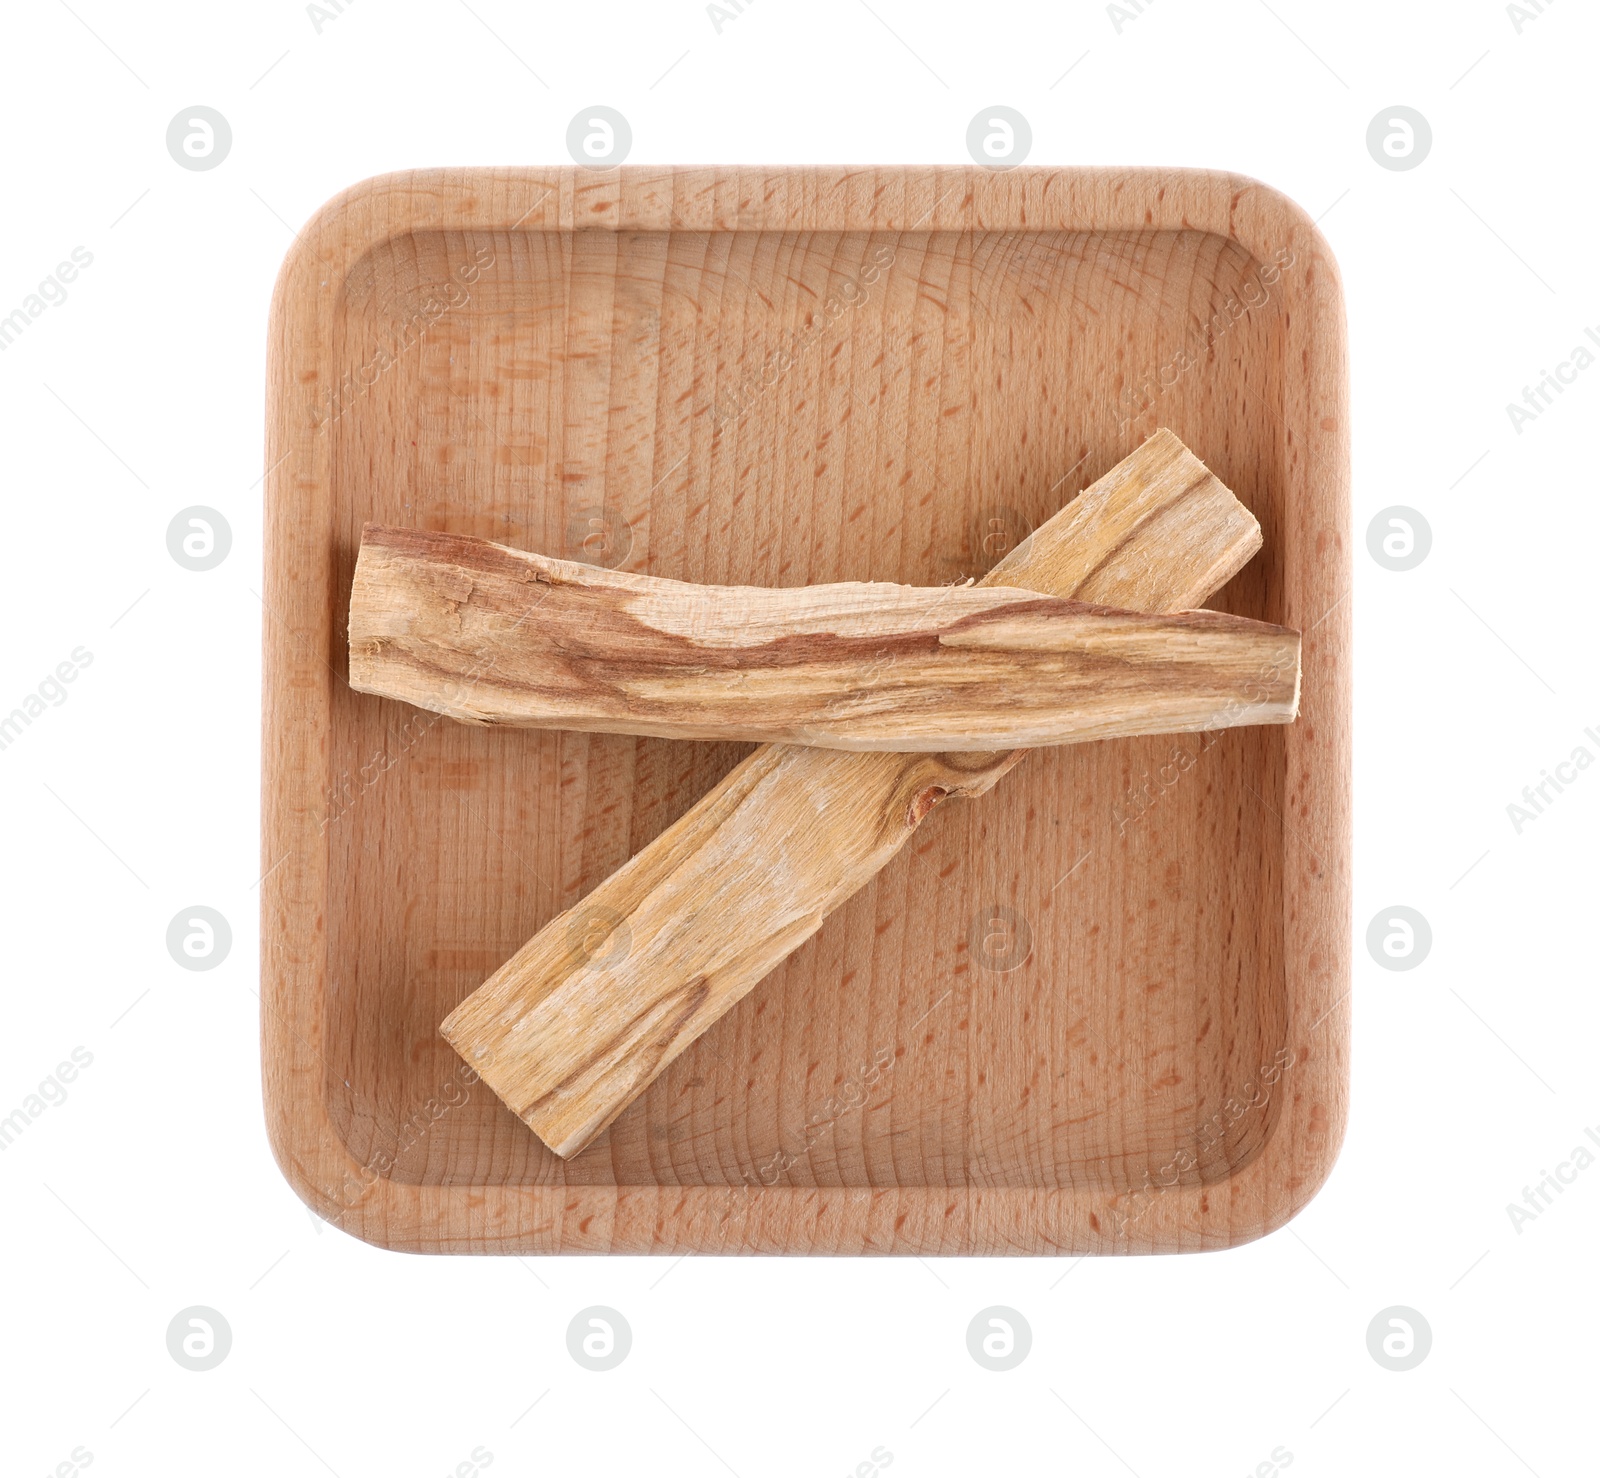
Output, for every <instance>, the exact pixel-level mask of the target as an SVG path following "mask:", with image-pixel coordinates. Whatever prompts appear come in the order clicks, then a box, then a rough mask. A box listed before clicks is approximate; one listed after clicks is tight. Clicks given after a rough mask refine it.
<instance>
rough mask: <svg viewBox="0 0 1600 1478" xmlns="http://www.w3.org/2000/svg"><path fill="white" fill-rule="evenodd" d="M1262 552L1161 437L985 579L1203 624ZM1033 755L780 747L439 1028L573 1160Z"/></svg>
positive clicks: (1173, 440) (557, 922) (1230, 503)
mask: <svg viewBox="0 0 1600 1478" xmlns="http://www.w3.org/2000/svg"><path fill="white" fill-rule="evenodd" d="M1260 545H1261V530H1260V528H1259V526H1258V525H1257V523H1256V521H1255V519H1254V518H1253V517H1252V516H1251V515H1250V513H1249V511H1248V510H1247V509H1245V508H1244V507H1243V505H1242V504H1240V503H1239V501H1238V500H1237V499H1236V498H1235V497H1234V496H1233V494H1232V493H1230V492H1229V491H1228V490H1227V488H1225V487H1224V486H1223V485H1222V483H1221V482H1219V481H1218V480H1217V478H1215V477H1214V476H1212V474H1211V473H1210V472H1209V471H1208V470H1207V469H1206V467H1205V466H1204V464H1202V463H1201V462H1200V461H1199V460H1198V459H1197V458H1196V457H1194V456H1193V455H1192V454H1191V453H1190V452H1189V450H1188V449H1187V448H1186V447H1185V446H1184V445H1183V443H1182V442H1180V441H1179V440H1178V439H1177V437H1175V436H1173V435H1172V433H1171V432H1169V431H1158V432H1157V433H1156V434H1155V435H1154V436H1152V437H1151V438H1150V439H1149V440H1148V441H1146V442H1145V443H1144V445H1143V446H1141V447H1140V448H1139V449H1138V450H1137V451H1136V452H1134V453H1133V455H1132V456H1130V457H1127V458H1126V459H1124V460H1123V461H1122V462H1119V463H1118V464H1117V465H1116V466H1115V467H1113V468H1112V469H1111V471H1110V472H1108V473H1107V474H1106V475H1105V476H1104V477H1102V478H1101V479H1100V480H1099V481H1098V482H1096V483H1095V484H1094V485H1093V486H1092V487H1090V488H1087V489H1086V490H1085V491H1084V492H1083V493H1081V494H1080V495H1079V496H1078V497H1077V498H1076V499H1075V500H1074V501H1073V502H1072V503H1071V504H1069V505H1068V506H1067V507H1066V508H1064V509H1062V511H1061V512H1059V513H1058V514H1056V515H1055V517H1054V518H1052V519H1051V520H1050V521H1049V522H1048V523H1046V524H1044V525H1043V526H1042V527H1041V528H1040V529H1038V530H1037V531H1036V532H1035V533H1034V534H1033V535H1032V537H1031V538H1029V539H1028V540H1026V541H1024V542H1023V543H1022V544H1020V545H1018V546H1017V548H1016V549H1015V550H1013V551H1012V552H1011V553H1010V554H1009V555H1007V556H1006V558H1005V559H1003V560H1002V561H1001V562H1000V563H999V564H998V565H996V566H995V568H994V569H993V570H992V571H991V572H990V573H989V575H988V576H987V577H986V578H985V581H984V583H985V584H987V585H1014V586H1019V587H1022V588H1024V589H1029V590H1034V591H1038V592H1040V593H1043V594H1047V595H1056V596H1061V597H1065V598H1070V599H1076V600H1085V601H1091V602H1095V603H1098V604H1105V605H1119V606H1128V607H1133V608H1136V609H1141V610H1155V611H1172V610H1186V609H1189V608H1191V607H1194V606H1198V605H1199V604H1200V603H1201V602H1202V601H1204V600H1206V599H1207V598H1208V597H1209V596H1211V595H1212V594H1213V593H1214V592H1215V591H1217V590H1219V589H1220V588H1221V587H1222V586H1223V585H1224V584H1226V583H1227V581H1228V580H1230V579H1231V578H1232V577H1233V576H1234V575H1235V574H1236V573H1237V572H1238V571H1239V570H1240V569H1241V568H1242V567H1243V566H1244V564H1245V563H1246V561H1248V560H1249V558H1250V557H1251V555H1253V554H1254V553H1255V551H1256V550H1257V549H1258V548H1259V547H1260ZM1026 754H1027V751H1026V750H1010V751H1007V752H1004V753H986V754H956V755H948V754H947V755H917V754H883V753H877V754H846V753H842V752H839V751H837V750H826V749H802V748H797V747H795V746H793V745H766V746H763V747H762V748H761V749H758V750H757V751H756V752H755V753H754V754H752V755H750V756H749V758H747V759H746V760H745V761H744V762H743V763H742V764H740V765H739V766H738V767H737V768H736V769H735V770H734V771H733V772H732V773H731V774H729V775H728V776H727V778H726V779H724V780H723V781H722V783H721V784H720V785H718V786H716V787H715V788H714V789H713V790H711V791H710V792H709V793H708V794H707V795H706V796H705V797H703V798H702V799H701V800H700V801H699V802H698V803H697V804H696V805H695V806H694V807H693V808H692V809H691V810H690V811H688V812H687V813H686V814H685V815H684V816H682V817H680V818H679V820H678V821H677V822H675V823H674V824H673V825H672V826H670V827H668V828H667V830H666V831H664V832H663V833H662V834H661V835H660V836H659V837H657V838H656V839H655V840H654V841H653V842H651V843H650V845H649V846H647V847H645V848H644V849H643V850H642V851H640V852H639V853H637V854H636V855H635V856H634V857H633V858H631V859H630V860H629V861H628V862H627V863H626V864H624V865H623V866H622V867H621V868H619V869H618V870H617V871H616V872H615V873H613V874H612V875H611V876H610V877H609V878H607V879H606V881H605V882H603V883H601V884H600V886H599V887H598V888H596V889H595V890H594V891H593V892H592V893H590V894H589V896H588V897H587V898H585V899H584V900H583V901H582V902H581V903H579V904H577V905H576V906H575V907H573V908H570V909H568V910H567V911H566V912H565V913H563V914H560V915H558V916H557V917H556V918H554V919H552V920H551V921H550V923H548V924H547V925H546V926H545V927H544V928H543V929H541V930H540V931H539V932H538V933H537V934H536V935H535V936H534V937H533V938H532V939H531V940H529V941H528V943H527V944H525V945H524V946H523V947H522V948H521V949H520V950H518V951H517V953H516V954H515V955H513V956H512V957H511V959H510V960H508V961H507V962H506V963H505V964H504V965H502V966H501V967H500V969H499V970H497V971H496V972H495V973H494V974H493V975H492V976H490V977H489V979H488V980H487V981H485V982H484V984H483V985H481V986H480V987H479V988H478V989H477V990H476V991H474V992H473V994H472V995H470V996H469V997H467V999H466V1000H465V1001H463V1002H462V1003H461V1005H459V1006H458V1007H457V1008H456V1009H455V1010H454V1011H453V1012H451V1013H450V1015H449V1016H448V1017H447V1018H446V1019H445V1021H444V1024H443V1025H442V1026H441V1027H440V1031H441V1032H442V1033H443V1035H444V1037H445V1038H446V1040H447V1041H449V1043H450V1044H451V1046H453V1047H454V1048H455V1049H456V1051H457V1052H458V1053H460V1054H461V1056H462V1057H463V1058H464V1059H465V1060H466V1062H467V1063H468V1064H470V1065H471V1066H472V1067H473V1068H474V1069H475V1070H476V1071H477V1072H478V1073H479V1074H480V1075H481V1076H482V1077H483V1080H484V1081H485V1082H486V1083H487V1084H488V1085H489V1086H490V1088H492V1089H493V1090H494V1092H495V1093H497V1094H498V1095H499V1096H500V1098H501V1099H502V1100H503V1101H504V1102H505V1103H506V1104H507V1105H508V1106H509V1107H510V1108H511V1109H512V1111H513V1112H514V1113H516V1114H517V1115H518V1117H520V1118H521V1119H522V1120H523V1122H524V1123H526V1124H527V1125H528V1127H529V1128H531V1129H532V1130H533V1131H534V1133H535V1134H537V1135H538V1136H539V1138H540V1139H542V1140H543V1141H544V1142H545V1143H546V1144H547V1145H549V1146H550V1148H551V1149H552V1150H554V1151H555V1152H556V1153H557V1154H558V1155H563V1156H570V1155H575V1154H577V1153H578V1151H579V1150H581V1149H582V1148H583V1147H584V1146H585V1145H586V1144H588V1143H589V1142H590V1141H591V1140H592V1139H593V1138H594V1137H595V1136H596V1135H597V1134H599V1133H600V1131H601V1130H602V1129H604V1128H605V1126H606V1125H607V1124H609V1123H610V1122H611V1120H612V1119H614V1118H615V1117H616V1116H617V1115H618V1114H619V1113H621V1112H622V1110H623V1109H624V1108H625V1107H626V1106H627V1105H628V1103H629V1102H630V1101H631V1100H632V1099H633V1098H634V1097H635V1096H636V1095H638V1094H639V1093H640V1092H642V1091H643V1090H644V1088H645V1087H646V1086H647V1085H648V1084H649V1083H650V1082H651V1081H652V1080H653V1079H654V1078H655V1077H656V1075H657V1074H658V1073H660V1072H661V1071H662V1069H663V1068H665V1067H666V1065H667V1064H668V1063H669V1062H671V1061H672V1059H673V1058H674V1057H676V1056H677V1055H678V1054H679V1053H680V1052H682V1051H683V1049H684V1048H685V1047H687V1046H688V1045H689V1043H690V1042H692V1041H693V1040H694V1039H695V1038H696V1037H697V1036H699V1035H700V1033H701V1032H703V1031H705V1030H706V1029H707V1028H708V1027H709V1026H710V1025H711V1024H712V1023H713V1022H715V1021H716V1020H717V1019H718V1018H719V1017H720V1016H721V1015H722V1014H723V1012H725V1011H726V1010H728V1008H729V1007H731V1006H732V1005H733V1004H734V1003H735V1002H737V1001H738V1000H740V999H741V998H742V997H743V996H744V995H745V994H746V993H747V992H748V991H749V990H750V989H751V988H752V987H753V986H754V985H755V984H756V983H757V982H758V981H759V980H761V979H762V977H763V976H765V975H766V974H767V973H768V972H769V971H770V970H772V969H773V967H774V966H776V965H777V964H779V963H780V962H781V961H782V960H783V959H784V957H785V956H787V955H788V954H789V953H790V952H791V951H793V950H794V949H796V948H798V947H799V946H800V945H801V944H803V943H804V942H805V941H806V940H807V939H809V938H810V937H811V936H812V935H813V934H814V933H816V931H817V930H818V929H819V928H820V927H821V926H822V921H823V920H824V919H825V918H827V916H828V915H829V913H831V912H832V911H833V910H834V909H835V908H837V907H838V906H839V905H840V904H841V903H843V902H844V900H845V899H847V898H848V897H849V896H850V895H851V894H852V893H854V892H855V891H856V889H857V888H859V887H861V885H862V884H863V883H865V882H866V881H867V880H868V879H869V878H870V877H872V875H873V874H874V873H875V872H877V871H878V869H879V868H881V867H882V866H883V865H884V864H885V863H886V862H888V860H889V859H890V858H891V857H893V856H894V854H895V853H896V852H898V851H899V850H900V848H901V847H902V846H903V845H904V844H905V841H906V839H907V838H908V837H909V836H910V835H911V833H912V832H913V831H914V830H915V829H916V827H917V826H918V824H919V823H920V822H921V821H922V819H923V817H925V816H926V815H927V814H928V812H929V811H930V810H932V809H933V807H934V806H935V805H937V804H938V803H939V802H940V801H942V800H944V799H945V798H946V797H948V796H952V795H960V796H976V795H981V794H983V793H984V792H985V791H987V790H988V789H989V788H990V787H991V786H992V785H994V783H995V782H996V781H997V780H998V779H999V778H1000V777H1001V776H1002V775H1003V774H1005V773H1006V771H1007V770H1009V769H1011V767H1012V766H1013V765H1015V764H1016V763H1017V762H1018V761H1019V760H1021V759H1022V758H1023V757H1024V756H1025V755H1026Z"/></svg>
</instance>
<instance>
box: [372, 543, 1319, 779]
mask: <svg viewBox="0 0 1600 1478" xmlns="http://www.w3.org/2000/svg"><path fill="white" fill-rule="evenodd" d="M1047 527H1048V525H1047ZM1043 537H1044V530H1041V531H1040V532H1039V533H1038V534H1036V535H1034V541H1035V544H1037V542H1038V541H1039V540H1040V539H1042V538H1043ZM1156 557H1157V558H1159V551H1157V552H1156ZM992 579H993V576H991V577H990V580H991V581H992ZM350 686H351V687H353V688H355V689H356V690H357V691H358V692H362V693H374V694H377V695H378V696H379V697H385V698H395V699H400V700H402V701H404V702H407V703H411V704H414V705H415V706H416V707H418V708H424V709H427V710H428V711H430V712H432V713H442V714H445V715H446V716H448V717H450V718H453V719H457V720H459V721H461V722H463V723H495V724H514V725H517V726H519V727H523V728H543V729H581V730H583V731H585V732H587V733H603V734H643V735H650V736H654V737H657V738H663V739H713V740H736V741H741V742H762V741H770V742H776V743H795V744H805V745H812V746H816V747H820V748H823V749H848V750H896V751H901V752H914V751H922V752H933V753H937V752H939V751H941V750H954V751H969V750H970V751H978V750H984V749H995V748H998V747H1000V746H1007V747H1010V746H1037V745H1046V744H1077V743H1083V742H1085V741H1088V740H1091V739H1118V738H1127V737H1131V736H1138V735H1144V734H1176V733H1189V732H1193V731H1195V730H1200V729H1216V728H1237V727H1240V726H1243V725H1247V724H1286V723H1289V722H1290V721H1292V720H1293V718H1294V713H1295V703H1296V701H1297V699H1298V696H1299V688H1300V644H1299V637H1298V634H1297V633H1295V632H1292V631H1289V630H1287V629H1286V628H1284V627H1281V626H1272V625H1269V624H1268V623H1267V622H1264V621H1251V620H1248V619H1247V618H1245V617H1243V616H1228V615H1224V614H1222V613H1220V612H1216V611H1184V612H1175V613H1173V614H1171V615H1156V614H1151V613H1148V612H1135V611H1119V610H1116V609H1114V608H1111V607H1108V606H1096V605H1090V604H1088V603H1086V602H1082V601H1069V600H1057V599H1052V598H1048V597H1041V596H1039V595H1037V594H1033V593H1030V592H1029V591H1025V590H1021V589H1017V588H1015V587H1011V586H1005V585H1000V584H995V583H990V581H986V582H985V584H984V585H983V586H981V587H978V586H968V585H958V586H952V587H945V586H935V587H933V588H931V589H930V588H928V587H926V586H915V585H895V584H892V583H890V582H888V581H851V582H848V583H843V584H834V585H803V586H799V587H795V588H787V589H786V588H782V587H772V588H768V587H764V586H749V585H744V586H741V585H692V584H690V583H688V582H687V581H683V580H662V579H658V578H656V577H655V576H651V575H632V574H628V573H626V572H623V571H615V570H603V569H595V568H594V567H592V566H590V565H585V564H579V563H576V562H574V561H572V560H564V559H555V558H552V557H550V556H548V555H542V554H538V553H534V552H530V551H526V550H518V549H510V548H507V547H506V546H505V545H503V544H495V543H492V542H491V541H489V540H487V539H471V538H464V537H462V536H460V535H456V534H441V533H429V532H426V531H419V530H412V529H385V528H380V527H378V526H376V525H370V526H368V528H367V529H366V530H365V532H364V533H363V534H362V538H361V552H360V555H359V557H358V558H357V560H356V573H355V582H354V584H353V586H352V587H351V592H350Z"/></svg>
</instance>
